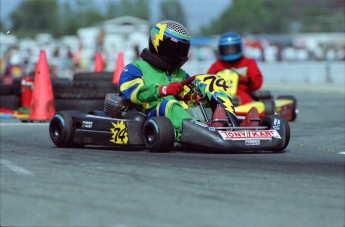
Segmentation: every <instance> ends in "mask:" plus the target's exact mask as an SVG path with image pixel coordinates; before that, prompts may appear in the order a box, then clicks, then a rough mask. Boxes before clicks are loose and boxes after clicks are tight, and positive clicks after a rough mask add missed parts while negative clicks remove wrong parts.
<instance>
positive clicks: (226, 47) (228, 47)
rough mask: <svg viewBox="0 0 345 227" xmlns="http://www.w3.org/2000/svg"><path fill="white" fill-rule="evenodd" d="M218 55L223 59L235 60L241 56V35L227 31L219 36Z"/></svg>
mask: <svg viewBox="0 0 345 227" xmlns="http://www.w3.org/2000/svg"><path fill="white" fill-rule="evenodd" d="M218 52H219V56H220V58H221V59H222V60H224V61H235V60H237V59H239V58H241V57H242V56H243V42H242V39H241V36H240V35H239V34H237V33H235V32H227V33H225V34H223V35H221V36H220V38H219V42H218Z"/></svg>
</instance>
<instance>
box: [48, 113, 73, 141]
mask: <svg viewBox="0 0 345 227" xmlns="http://www.w3.org/2000/svg"><path fill="white" fill-rule="evenodd" d="M78 112H80V111H78V110H64V111H59V112H57V113H55V115H54V116H53V118H52V119H51V120H50V124H49V135H50V139H51V140H52V141H53V143H54V144H55V145H56V146H57V147H78V146H79V145H77V144H74V143H73V138H74V126H73V120H72V114H73V113H78Z"/></svg>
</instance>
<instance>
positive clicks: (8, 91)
mask: <svg viewBox="0 0 345 227" xmlns="http://www.w3.org/2000/svg"><path fill="white" fill-rule="evenodd" d="M13 92H14V90H13V85H12V84H0V95H12V94H13Z"/></svg>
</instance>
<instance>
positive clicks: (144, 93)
mask: <svg viewBox="0 0 345 227" xmlns="http://www.w3.org/2000/svg"><path fill="white" fill-rule="evenodd" d="M188 77H189V75H188V74H187V73H186V72H185V71H184V70H183V69H181V68H179V69H177V70H174V71H172V72H171V73H168V72H165V71H163V70H162V69H159V68H157V67H155V66H153V65H152V64H150V63H149V62H147V61H145V60H143V59H138V60H135V61H133V62H132V63H130V64H128V65H126V67H125V68H124V69H123V71H122V73H121V75H120V82H119V83H120V91H121V93H122V95H123V96H124V98H125V99H126V100H130V101H131V102H132V103H134V104H139V105H141V106H142V107H143V113H144V114H146V115H147V116H148V117H154V116H165V117H167V118H169V119H170V120H171V122H172V124H173V126H174V128H175V129H176V130H177V132H178V134H177V139H178V137H179V135H180V133H181V130H182V120H183V119H186V118H192V117H191V116H190V114H189V113H188V112H187V111H186V108H187V107H188V106H187V105H186V104H185V103H184V102H182V101H178V100H176V99H175V97H174V96H172V95H168V96H163V97H161V95H160V93H159V87H160V86H162V85H167V84H169V83H171V82H175V81H177V82H181V81H183V80H184V79H186V78H188Z"/></svg>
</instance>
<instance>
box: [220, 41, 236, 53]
mask: <svg viewBox="0 0 345 227" xmlns="http://www.w3.org/2000/svg"><path fill="white" fill-rule="evenodd" d="M241 52H242V50H241V44H240V43H237V44H232V45H223V46H222V45H221V46H219V54H220V55H232V54H238V53H241Z"/></svg>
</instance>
